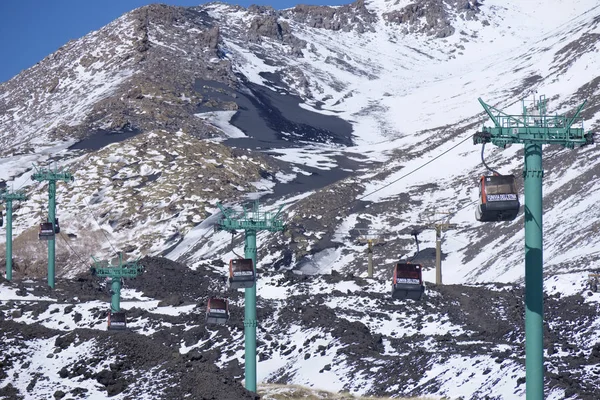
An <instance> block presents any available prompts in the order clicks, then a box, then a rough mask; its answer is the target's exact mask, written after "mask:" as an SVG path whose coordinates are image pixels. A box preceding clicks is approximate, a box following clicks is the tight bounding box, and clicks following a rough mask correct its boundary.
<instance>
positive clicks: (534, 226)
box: [473, 96, 594, 400]
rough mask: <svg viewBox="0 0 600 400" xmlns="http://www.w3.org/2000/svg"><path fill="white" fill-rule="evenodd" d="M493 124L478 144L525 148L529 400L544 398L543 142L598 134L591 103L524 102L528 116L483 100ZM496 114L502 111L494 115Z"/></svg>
mask: <svg viewBox="0 0 600 400" xmlns="http://www.w3.org/2000/svg"><path fill="white" fill-rule="evenodd" d="M478 100H479V103H481V105H482V106H483V108H484V109H485V111H486V113H487V114H488V116H489V117H490V119H491V120H492V121H493V122H494V126H493V127H485V126H484V127H483V129H482V131H481V132H477V133H476V134H475V135H474V137H473V142H474V144H483V143H492V144H494V145H496V146H499V147H502V148H504V147H505V146H506V145H507V144H511V143H516V144H523V145H524V146H525V165H524V169H523V179H524V181H525V184H524V186H525V204H524V209H525V369H526V397H527V400H542V399H543V398H544V344H543V308H544V304H543V291H544V279H543V250H542V245H543V240H542V178H543V176H544V171H543V169H542V145H544V144H558V145H562V146H564V147H566V148H570V149H573V148H575V147H581V146H585V145H588V144H593V143H594V137H593V133H588V134H586V133H584V129H583V119H582V118H581V117H579V114H580V112H581V110H582V109H583V107H584V105H585V103H586V102H585V101H584V102H583V104H581V105H580V106H579V108H578V109H577V111H576V112H575V115H574V116H572V117H567V116H564V115H560V116H559V115H555V116H549V115H547V114H546V106H547V99H546V97H545V96H540V97H539V99H538V100H537V101H536V100H535V97H534V99H533V106H534V109H533V112H532V113H529V112H528V110H527V107H526V106H525V100H523V103H522V106H523V114H522V115H508V114H506V113H504V112H502V111H500V110H498V109H496V108H494V107H492V106H490V105H488V104H486V103H484V102H483V100H481V98H479V99H478ZM494 112H496V113H497V114H496V115H494Z"/></svg>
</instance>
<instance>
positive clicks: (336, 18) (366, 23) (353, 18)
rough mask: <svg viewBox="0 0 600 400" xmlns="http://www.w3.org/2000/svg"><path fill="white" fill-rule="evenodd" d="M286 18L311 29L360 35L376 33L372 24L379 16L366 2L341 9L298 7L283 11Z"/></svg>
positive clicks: (348, 5)
mask: <svg viewBox="0 0 600 400" xmlns="http://www.w3.org/2000/svg"><path fill="white" fill-rule="evenodd" d="M281 14H282V15H283V16H285V17H286V18H290V19H291V20H293V21H295V22H297V23H301V24H303V25H306V26H308V27H311V28H321V29H329V30H332V31H344V32H350V31H352V30H355V31H357V32H358V33H363V32H365V31H374V28H373V27H372V26H371V24H372V23H374V22H377V20H378V18H377V15H376V14H375V13H373V12H371V11H369V9H367V7H366V6H365V2H364V0H357V1H355V2H354V3H352V4H347V5H344V6H340V7H329V6H309V5H303V4H301V5H297V6H296V7H294V8H291V9H288V10H283V11H281Z"/></svg>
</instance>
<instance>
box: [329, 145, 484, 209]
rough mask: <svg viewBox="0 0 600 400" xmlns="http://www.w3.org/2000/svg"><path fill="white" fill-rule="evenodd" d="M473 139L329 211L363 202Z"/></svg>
mask: <svg viewBox="0 0 600 400" xmlns="http://www.w3.org/2000/svg"><path fill="white" fill-rule="evenodd" d="M472 137H473V135H469V136H468V137H466V138H465V139H463V140H461V141H460V142H458V143H457V144H455V145H454V146H452V147H450V148H449V149H447V150H445V151H443V152H442V153H440V154H438V155H437V156H435V157H434V158H432V159H431V160H429V161H427V162H426V163H424V164H421V165H420V166H418V167H417V168H415V169H413V170H412V171H410V172H407V173H406V174H404V175H402V176H401V177H399V178H398V179H395V180H393V181H392V182H390V183H388V184H386V185H383V186H382V187H380V188H379V189H375V190H373V191H372V192H369V193H367V194H365V195H363V196H361V197H358V198H356V199H353V200H350V201H348V202H347V203H345V204H342V205H340V206H337V207H335V208H332V209H331V210H328V211H329V212H331V211H336V210H338V209H340V208H343V207H346V206H349V205H350V204H352V203H354V202H355V201H359V200H362V199H364V198H366V197H368V196H370V195H372V194H374V193H377V192H379V191H381V190H383V189H385V188H387V187H389V186H391V185H393V184H394V183H396V182H398V181H400V180H402V179H404V178H406V177H407V176H409V175H412V174H414V173H415V172H417V171H419V170H420V169H422V168H424V167H426V166H427V165H429V164H431V163H432V162H434V161H435V160H437V159H438V158H440V157H442V156H443V155H445V154H448V153H449V152H450V151H452V150H454V149H455V148H457V147H458V146H460V145H461V144H463V143H464V142H466V141H467V140H469V139H471V138H472ZM326 212H327V211H326Z"/></svg>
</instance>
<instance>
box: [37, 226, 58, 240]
mask: <svg viewBox="0 0 600 400" xmlns="http://www.w3.org/2000/svg"><path fill="white" fill-rule="evenodd" d="M38 237H39V239H40V240H54V227H53V226H52V222H44V223H41V224H40V232H39V234H38Z"/></svg>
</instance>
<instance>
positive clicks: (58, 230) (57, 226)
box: [54, 218, 60, 233]
mask: <svg viewBox="0 0 600 400" xmlns="http://www.w3.org/2000/svg"><path fill="white" fill-rule="evenodd" d="M54 233H60V226H59V225H58V218H54Z"/></svg>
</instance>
